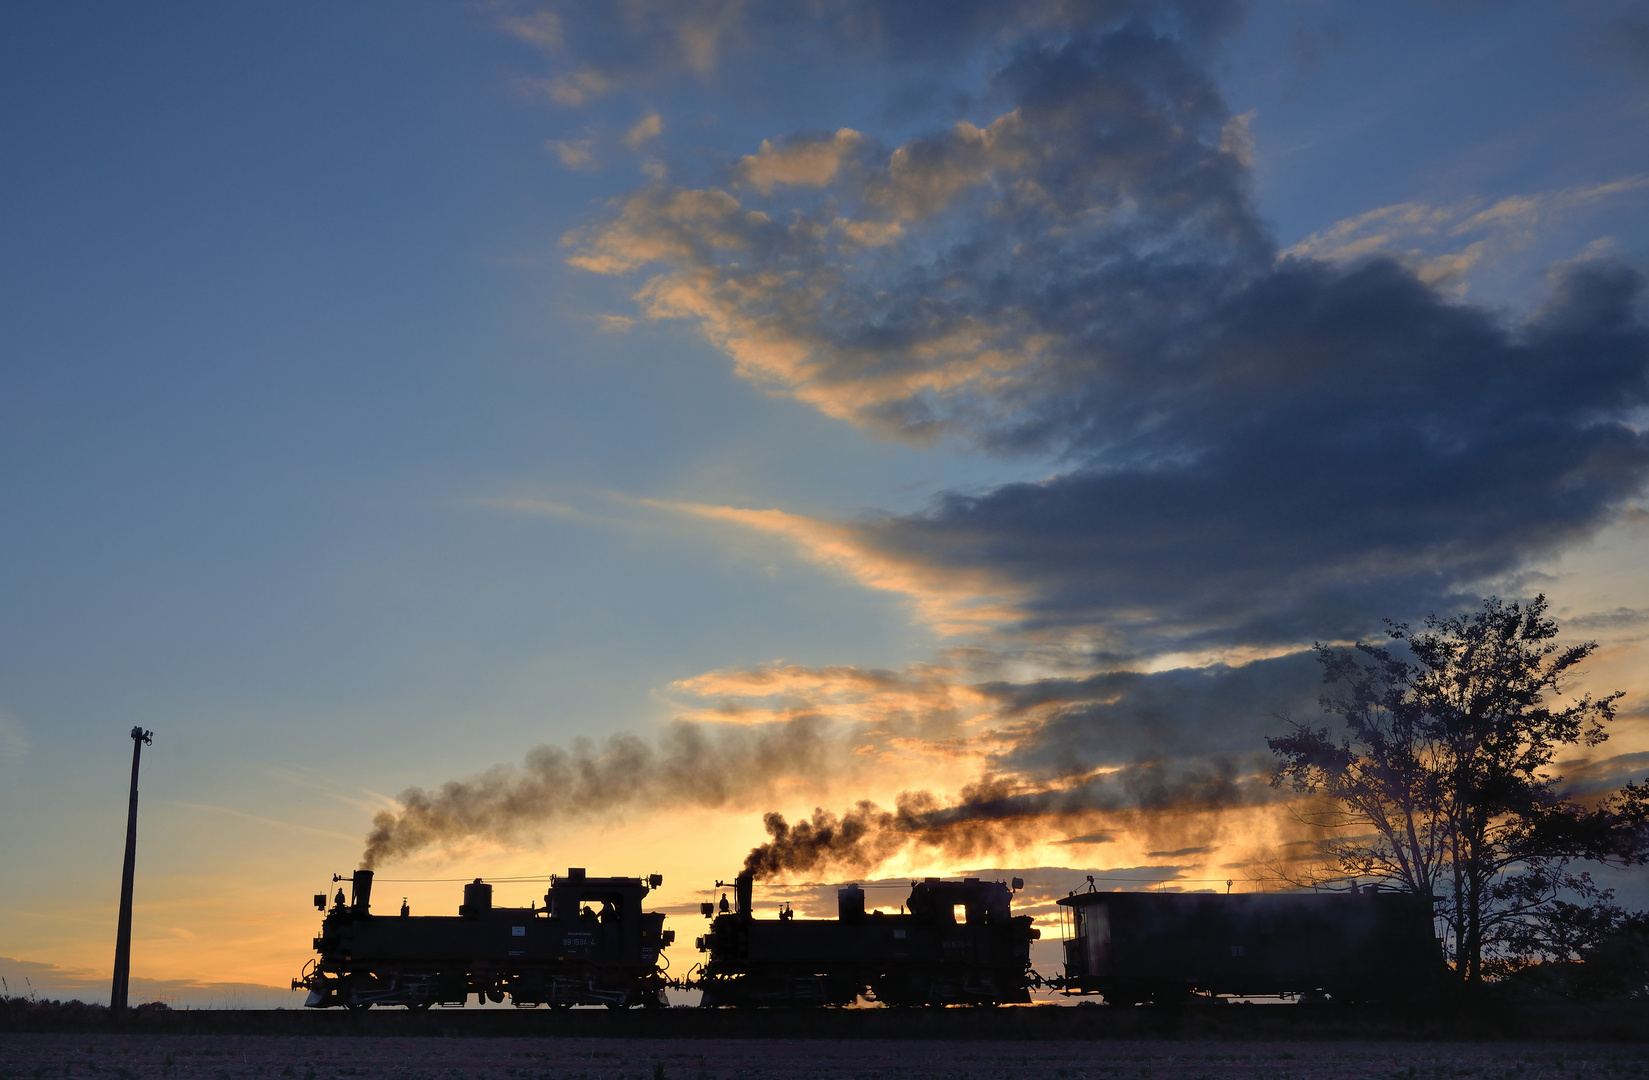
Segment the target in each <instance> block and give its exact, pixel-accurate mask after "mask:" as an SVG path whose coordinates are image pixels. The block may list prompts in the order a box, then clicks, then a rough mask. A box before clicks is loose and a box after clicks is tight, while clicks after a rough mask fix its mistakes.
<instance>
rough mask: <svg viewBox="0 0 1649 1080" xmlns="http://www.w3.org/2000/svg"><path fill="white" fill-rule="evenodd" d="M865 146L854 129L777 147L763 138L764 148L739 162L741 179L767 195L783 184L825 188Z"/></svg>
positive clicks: (789, 142) (739, 176) (762, 146)
mask: <svg viewBox="0 0 1649 1080" xmlns="http://www.w3.org/2000/svg"><path fill="white" fill-rule="evenodd" d="M864 144H865V138H864V136H863V135H860V134H859V133H858V132H857V131H854V130H853V129H852V128H842V129H841V130H840V131H838V132H836V133H835V134H834V135H830V136H827V137H821V136H808V135H801V136H797V137H795V138H792V139H789V140H786V141H784V142H783V143H780V144H775V143H774V142H772V141H771V140H769V139H763V140H762V144H761V149H760V150H758V151H757V152H756V153H754V154H748V155H746V156H745V157H743V158H741V159H740V160H739V164H738V169H737V172H736V175H737V177H738V179H739V180H740V181H741V182H743V183H746V184H749V185H750V186H751V187H753V188H755V189H756V190H757V191H759V192H761V193H762V194H763V195H771V194H773V189H774V188H775V187H778V186H780V185H792V186H801V187H814V188H819V187H824V186H825V185H826V184H828V183H830V182H831V181H832V180H835V179H836V178H837V175H838V174H839V173H840V172H841V171H842V168H843V165H844V164H846V163H849V162H851V161H852V160H853V159H854V158H855V156H856V155H857V154H858V152H859V151H860V149H861V148H862V147H863V146H864Z"/></svg>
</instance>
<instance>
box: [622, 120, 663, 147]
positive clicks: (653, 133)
mask: <svg viewBox="0 0 1649 1080" xmlns="http://www.w3.org/2000/svg"><path fill="white" fill-rule="evenodd" d="M663 133H664V120H663V118H662V117H660V116H659V114H658V113H656V112H649V113H647V115H645V116H643V117H642V118H641V119H640V120H637V121H636V122H635V126H634V127H632V128H630V130H629V131H627V132H625V133H624V145H625V146H628V147H629V148H630V149H632V150H639V149H641V147H642V146H643V145H645V144H646V143H647V142H648V141H650V140H652V139H656V138H658V137H659V136H660V135H662V134H663Z"/></svg>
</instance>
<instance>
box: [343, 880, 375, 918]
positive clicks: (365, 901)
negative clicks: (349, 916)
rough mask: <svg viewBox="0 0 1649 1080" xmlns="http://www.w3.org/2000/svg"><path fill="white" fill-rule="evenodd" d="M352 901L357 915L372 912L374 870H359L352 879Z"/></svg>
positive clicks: (350, 890)
mask: <svg viewBox="0 0 1649 1080" xmlns="http://www.w3.org/2000/svg"><path fill="white" fill-rule="evenodd" d="M349 892H350V901H351V906H352V907H353V908H354V909H355V914H357V915H370V914H371V913H372V871H371V870H357V871H355V876H354V877H353V878H352V879H350V889H349Z"/></svg>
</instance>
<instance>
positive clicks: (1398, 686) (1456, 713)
mask: <svg viewBox="0 0 1649 1080" xmlns="http://www.w3.org/2000/svg"><path fill="white" fill-rule="evenodd" d="M1546 608H1547V602H1546V598H1545V597H1544V596H1538V597H1536V598H1535V599H1534V600H1532V601H1530V602H1529V603H1528V604H1527V605H1526V606H1520V605H1518V604H1516V603H1511V604H1507V603H1502V602H1501V601H1500V600H1499V599H1497V598H1492V597H1491V598H1490V599H1487V600H1485V601H1484V602H1483V609H1482V610H1481V611H1478V612H1473V613H1467V614H1462V615H1456V616H1453V617H1450V618H1446V619H1440V618H1438V617H1436V616H1432V617H1431V618H1429V619H1427V620H1426V624H1425V630H1424V632H1421V633H1416V632H1413V631H1411V629H1410V628H1409V626H1408V624H1406V623H1394V622H1391V621H1390V620H1387V622H1386V625H1387V628H1388V630H1387V633H1388V636H1389V637H1390V638H1391V639H1392V640H1393V641H1395V642H1397V643H1398V647H1399V651H1393V650H1392V649H1388V648H1386V647H1383V646H1377V645H1371V644H1368V643H1365V642H1358V643H1357V645H1356V647H1355V648H1354V649H1350V650H1346V649H1336V648H1332V647H1330V646H1327V645H1323V644H1320V643H1319V644H1318V645H1317V646H1316V648H1317V655H1318V659H1319V661H1320V662H1321V663H1322V665H1323V679H1324V682H1325V683H1327V684H1328V685H1330V686H1331V687H1333V688H1334V689H1333V691H1332V692H1330V693H1328V694H1325V695H1324V696H1323V697H1322V698H1321V699H1320V700H1321V703H1322V706H1323V709H1324V711H1326V712H1328V713H1330V714H1333V715H1336V716H1338V717H1340V718H1341V720H1342V722H1343V728H1342V729H1341V730H1338V731H1332V730H1331V729H1330V728H1329V727H1327V726H1316V727H1313V726H1311V725H1308V724H1303V723H1294V724H1291V730H1290V731H1288V732H1287V733H1286V734H1284V735H1283V736H1281V737H1279V738H1274V739H1267V740H1266V741H1267V743H1268V744H1269V745H1270V747H1271V750H1272V752H1273V753H1274V754H1275V755H1277V757H1278V758H1279V759H1280V761H1279V764H1278V766H1277V770H1276V772H1275V774H1274V776H1273V780H1272V783H1273V785H1274V786H1280V785H1283V784H1287V785H1289V786H1291V787H1292V788H1293V789H1294V790H1295V791H1297V792H1300V793H1301V794H1304V795H1312V796H1319V797H1320V798H1321V802H1320V803H1318V804H1317V805H1316V807H1315V808H1314V809H1309V810H1306V811H1303V813H1304V814H1305V816H1306V818H1307V820H1309V821H1311V822H1312V823H1313V824H1316V825H1319V826H1322V827H1325V828H1328V829H1331V830H1334V833H1335V835H1334V836H1333V837H1332V838H1331V839H1329V840H1327V841H1325V842H1324V843H1323V844H1322V846H1321V852H1320V853H1321V854H1322V855H1323V856H1325V857H1326V859H1327V861H1328V862H1329V864H1330V865H1331V866H1332V868H1333V869H1334V871H1335V872H1337V873H1339V874H1344V875H1351V876H1354V877H1359V878H1373V879H1375V880H1377V881H1381V882H1386V883H1390V884H1392V885H1395V886H1396V887H1398V888H1401V889H1404V890H1406V891H1412V892H1417V893H1421V894H1423V895H1424V894H1432V895H1436V896H1438V898H1439V899H1438V905H1437V910H1438V915H1439V916H1440V918H1442V919H1443V920H1444V922H1445V923H1446V924H1447V926H1448V930H1449V935H1448V941H1447V944H1448V948H1449V950H1450V953H1451V957H1450V958H1451V960H1452V962H1453V964H1454V968H1455V971H1456V972H1457V973H1458V975H1459V976H1460V978H1461V980H1462V981H1463V982H1464V983H1466V984H1469V985H1475V984H1477V983H1480V982H1482V981H1483V980H1484V979H1505V978H1508V977H1510V976H1513V975H1515V974H1517V973H1518V972H1520V971H1523V970H1525V969H1530V968H1535V967H1539V968H1544V969H1545V972H1544V974H1548V975H1553V976H1555V975H1556V973H1557V972H1559V971H1560V970H1562V971H1570V972H1573V971H1578V970H1579V969H1581V968H1586V969H1588V970H1589V971H1590V974H1588V975H1586V976H1585V977H1584V978H1582V977H1580V976H1578V975H1577V976H1574V977H1573V978H1568V979H1566V981H1565V982H1564V985H1565V986H1566V987H1567V991H1566V992H1579V988H1580V987H1582V986H1585V987H1588V988H1590V989H1589V991H1588V992H1590V991H1597V992H1602V991H1603V990H1604V989H1605V988H1606V987H1613V988H1614V991H1615V992H1621V993H1627V994H1635V993H1642V992H1643V982H1644V980H1643V978H1642V967H1641V965H1640V967H1639V969H1638V972H1639V973H1638V974H1636V975H1634V974H1632V973H1631V972H1630V971H1629V970H1628V969H1629V968H1630V961H1626V962H1625V963H1624V966H1623V965H1622V964H1621V963H1617V961H1618V960H1620V958H1621V957H1624V956H1627V955H1628V954H1629V952H1630V950H1624V951H1623V950H1621V949H1620V948H1618V947H1615V946H1616V945H1617V944H1618V943H1619V942H1621V941H1637V940H1640V938H1641V935H1642V933H1643V931H1644V927H1645V925H1646V923H1645V916H1643V915H1632V914H1629V913H1627V912H1625V911H1623V910H1622V909H1620V908H1618V907H1616V906H1615V905H1614V904H1613V902H1612V901H1613V895H1612V893H1611V892H1610V891H1609V890H1607V889H1604V888H1600V887H1599V886H1598V885H1597V884H1596V883H1595V882H1594V881H1593V880H1592V878H1591V876H1590V874H1588V873H1585V872H1582V871H1577V870H1576V866H1577V865H1579V864H1585V863H1588V862H1589V863H1593V864H1602V865H1612V866H1631V865H1641V864H1642V863H1643V862H1644V861H1645V860H1646V858H1649V785H1640V784H1633V783H1628V784H1626V785H1624V786H1623V787H1621V788H1619V789H1618V790H1615V791H1610V792H1604V793H1601V794H1597V795H1594V796H1592V797H1591V798H1589V799H1583V798H1581V797H1579V796H1577V795H1576V794H1575V793H1574V792H1573V791H1571V790H1569V789H1567V788H1566V787H1565V786H1564V784H1563V778H1562V777H1561V776H1557V775H1555V774H1553V773H1552V772H1551V771H1550V767H1551V765H1552V762H1553V760H1554V758H1555V756H1556V754H1557V751H1558V750H1559V749H1560V748H1563V747H1571V746H1578V747H1594V746H1597V745H1599V744H1601V743H1602V742H1604V741H1605V740H1606V739H1607V738H1608V731H1607V730H1606V729H1607V725H1608V724H1609V723H1610V722H1611V721H1613V720H1614V719H1615V707H1614V703H1615V702H1616V700H1618V699H1619V698H1620V697H1621V696H1622V695H1621V694H1620V693H1619V692H1616V693H1612V694H1608V695H1606V696H1604V697H1600V698H1594V697H1593V696H1591V695H1590V694H1587V695H1583V696H1581V697H1579V698H1577V699H1571V700H1569V701H1567V702H1566V703H1561V704H1560V703H1558V701H1557V699H1558V698H1559V695H1561V694H1562V693H1563V690H1564V687H1565V686H1566V684H1568V683H1569V682H1570V681H1572V680H1573V679H1574V678H1575V677H1576V676H1577V675H1578V674H1579V673H1580V672H1579V665H1580V664H1581V663H1582V662H1583V661H1585V660H1586V658H1587V657H1589V656H1591V655H1592V653H1593V652H1594V651H1595V650H1596V648H1597V645H1596V643H1595V642H1585V643H1583V644H1579V645H1566V646H1562V645H1559V644H1558V643H1557V642H1556V640H1555V639H1556V637H1557V634H1558V628H1557V624H1556V622H1554V621H1553V620H1552V619H1550V618H1548V617H1547V616H1546ZM1612 943H1614V944H1612ZM1610 965H1614V966H1613V967H1611V966H1610ZM1606 971H1607V973H1606ZM1537 974H1538V973H1537ZM1533 977H1534V976H1533V975H1531V976H1530V978H1533Z"/></svg>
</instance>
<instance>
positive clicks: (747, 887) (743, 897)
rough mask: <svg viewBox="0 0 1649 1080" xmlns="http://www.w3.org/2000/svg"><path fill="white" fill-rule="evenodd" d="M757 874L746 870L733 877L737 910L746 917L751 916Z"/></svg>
mask: <svg viewBox="0 0 1649 1080" xmlns="http://www.w3.org/2000/svg"><path fill="white" fill-rule="evenodd" d="M755 883H756V875H755V874H753V873H751V872H750V871H749V870H746V871H744V872H743V873H741V874H740V875H739V876H738V877H736V878H734V879H733V899H734V900H736V901H738V907H737V911H738V913H739V914H740V915H743V916H744V917H745V918H747V919H748V918H750V916H751V915H753V914H754V912H753V911H752V910H751V909H752V905H753V902H754V893H755Z"/></svg>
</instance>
